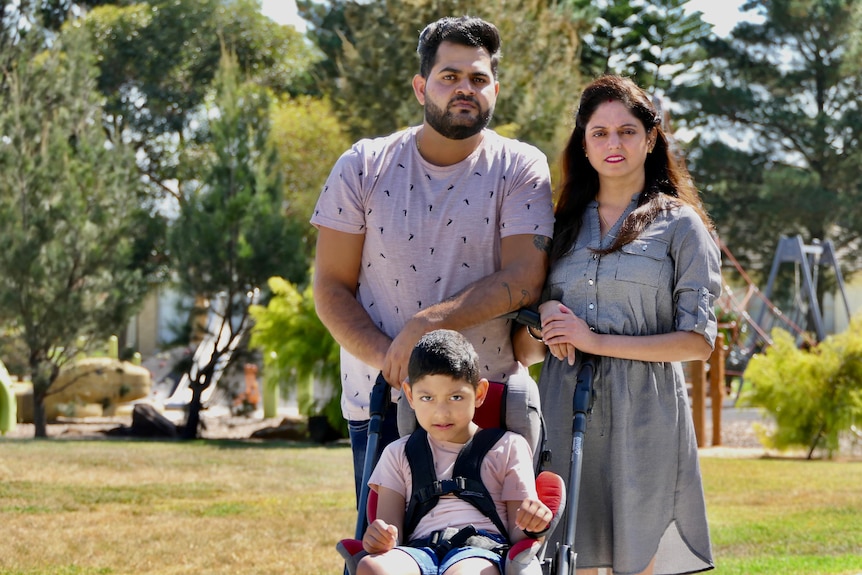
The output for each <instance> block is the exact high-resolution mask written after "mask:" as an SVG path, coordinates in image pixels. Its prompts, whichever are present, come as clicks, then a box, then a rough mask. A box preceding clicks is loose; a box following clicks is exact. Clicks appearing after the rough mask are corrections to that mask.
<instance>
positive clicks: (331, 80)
mask: <svg viewBox="0 0 862 575" xmlns="http://www.w3.org/2000/svg"><path fill="white" fill-rule="evenodd" d="M298 5H299V9H300V13H301V14H302V15H303V17H304V18H305V19H306V20H308V21H309V22H310V23H311V32H310V36H311V37H312V39H313V40H314V41H315V43H316V44H317V47H318V48H319V49H320V50H321V51H322V52H323V53H324V54H325V56H326V58H325V60H324V61H323V62H321V64H320V65H319V66H318V67H317V75H318V77H319V78H320V82H321V90H322V91H323V92H324V93H326V94H327V95H329V96H330V98H331V100H332V103H333V106H334V107H335V110H336V113H337V114H338V115H339V118H340V119H341V120H342V123H343V124H344V125H345V127H346V129H347V131H348V133H349V134H350V136H351V137H352V138H354V139H355V138H360V137H370V136H375V135H382V134H386V133H390V132H393V131H395V130H398V129H401V128H404V127H406V126H408V125H415V124H418V123H420V122H421V120H422V110H421V107H420V106H419V104H418V103H417V102H416V100H415V98H414V96H413V91H412V88H411V85H410V79H411V78H412V77H413V75H414V74H416V73H417V71H418V59H417V55H416V43H417V40H418V38H419V33H420V32H421V30H422V28H423V27H424V26H425V25H426V24H428V23H429V22H432V21H434V20H436V19H438V18H440V17H442V16H447V15H453V14H454V15H459V14H470V15H475V16H479V17H483V18H486V19H488V20H489V21H491V22H493V23H494V24H495V25H496V26H497V27H498V28H499V29H500V32H501V36H502V41H503V42H502V54H503V59H502V61H501V65H500V77H499V79H500V82H501V86H502V88H501V91H502V94H501V97H500V99H499V101H498V103H497V110H496V112H495V120H494V122H495V126H498V127H499V126H506V128H505V129H503V130H502V131H504V132H505V133H507V135H513V136H515V137H519V138H521V139H524V140H527V141H529V142H531V143H533V144H535V145H537V146H539V147H541V148H542V149H544V150H545V151H546V153H554V154H556V153H557V150H558V149H559V148H560V147H561V142H562V140H561V138H562V135H561V131H562V132H567V131H568V126H566V125H565V123H564V122H561V121H560V120H561V119H563V118H565V116H566V115H567V112H568V111H569V110H570V109H571V108H572V106H573V98H574V96H573V94H577V92H578V89H579V88H580V75H579V73H578V69H579V67H578V61H577V58H578V54H579V48H580V46H579V42H580V34H581V31H582V29H583V27H584V25H585V18H586V15H587V14H588V7H589V5H590V2H589V1H588V0H567V1H558V2H551V3H549V2H544V1H540V0H495V1H494V2H478V1H470V2H455V1H451V0H377V1H373V2H358V1H351V0H332V1H331V2H329V3H327V4H321V3H317V2H313V1H310V0H306V1H303V0H300V1H299V2H298Z"/></svg>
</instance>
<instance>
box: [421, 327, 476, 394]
mask: <svg viewBox="0 0 862 575" xmlns="http://www.w3.org/2000/svg"><path fill="white" fill-rule="evenodd" d="M407 375H408V377H409V378H410V382H411V383H416V382H417V381H419V380H420V379H422V378H423V377H425V376H427V375H448V376H449V377H451V378H452V379H458V380H464V381H466V382H467V383H469V384H470V385H472V386H473V387H474V388H475V387H476V386H477V385H479V356H478V355H476V350H475V349H473V346H472V345H471V344H470V342H469V341H467V338H465V337H464V336H463V335H461V334H460V333H458V332H457V331H452V330H450V329H438V330H435V331H432V332H430V333H427V334H425V335H424V336H422V339H420V340H419V343H417V344H416V347H414V348H413V353H411V354H410V362H409V363H408V364H407Z"/></svg>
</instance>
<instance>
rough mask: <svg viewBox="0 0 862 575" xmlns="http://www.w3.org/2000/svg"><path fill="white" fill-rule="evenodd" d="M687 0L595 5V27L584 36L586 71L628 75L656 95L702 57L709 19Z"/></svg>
mask: <svg viewBox="0 0 862 575" xmlns="http://www.w3.org/2000/svg"><path fill="white" fill-rule="evenodd" d="M687 3H688V0H653V1H651V2H643V1H638V0H609V1H606V2H603V3H602V4H600V6H599V16H598V18H597V19H596V20H595V27H594V28H593V29H592V30H591V31H590V33H589V34H587V35H586V36H585V37H584V50H583V55H582V66H583V71H584V75H586V76H588V77H594V76H598V75H600V74H608V73H613V74H623V75H626V76H630V77H631V78H632V79H633V80H634V81H635V82H637V83H638V85H639V86H641V87H642V88H644V89H645V90H647V91H649V92H655V93H657V95H662V94H664V93H666V92H667V91H668V90H669V89H670V88H671V87H672V86H673V85H674V84H676V83H678V82H680V81H684V80H683V79H682V78H681V76H682V75H684V74H685V75H690V74H691V73H692V71H693V69H694V70H695V71H696V70H697V69H698V68H699V67H700V66H699V63H700V62H701V60H702V58H703V50H702V49H701V48H700V42H701V41H702V40H704V39H705V38H707V37H708V36H709V35H710V25H709V24H707V23H706V22H704V21H703V19H702V18H701V13H700V12H692V13H688V12H687V11H686V10H685V5H686V4H687Z"/></svg>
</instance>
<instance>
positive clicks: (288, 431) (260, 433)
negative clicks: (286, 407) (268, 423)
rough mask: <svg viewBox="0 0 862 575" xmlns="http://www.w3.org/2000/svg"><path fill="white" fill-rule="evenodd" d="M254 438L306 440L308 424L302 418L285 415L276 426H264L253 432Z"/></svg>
mask: <svg viewBox="0 0 862 575" xmlns="http://www.w3.org/2000/svg"><path fill="white" fill-rule="evenodd" d="M251 437H252V439H289V440H292V441H304V440H306V439H308V426H307V425H306V423H305V422H304V421H302V420H298V419H290V418H287V417H285V418H284V419H282V420H281V423H280V424H278V425H277V426H275V427H263V428H261V429H258V430H256V431H254V432H252V434H251Z"/></svg>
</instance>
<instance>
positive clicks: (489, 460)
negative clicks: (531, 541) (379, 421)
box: [357, 330, 552, 575]
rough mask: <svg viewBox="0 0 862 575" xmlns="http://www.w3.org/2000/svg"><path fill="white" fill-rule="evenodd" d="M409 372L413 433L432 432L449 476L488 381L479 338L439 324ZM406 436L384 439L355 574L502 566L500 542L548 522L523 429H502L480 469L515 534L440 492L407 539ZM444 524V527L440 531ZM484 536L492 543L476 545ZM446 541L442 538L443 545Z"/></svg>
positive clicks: (437, 457)
mask: <svg viewBox="0 0 862 575" xmlns="http://www.w3.org/2000/svg"><path fill="white" fill-rule="evenodd" d="M408 375H409V382H407V383H405V385H404V387H403V392H404V393H405V394H406V397H407V400H408V401H409V402H410V405H411V407H413V409H414V410H415V411H416V419H417V421H418V424H419V427H420V428H421V429H419V430H417V432H416V433H420V432H422V430H424V433H427V442H428V443H429V444H430V448H431V454H432V455H433V460H434V468H435V471H436V476H437V479H438V480H444V479H451V478H452V473H453V467H454V464H455V460H456V458H457V456H458V454H459V452H460V451H461V450H462V448H464V446H465V445H466V444H467V443H468V442H469V441H470V440H471V439H472V438H473V437H474V435H475V434H476V433H477V431H479V430H478V427H477V426H476V424H475V423H473V414H474V412H475V411H476V408H477V407H478V406H480V405H482V402H483V401H484V400H485V395H486V393H487V391H488V381H487V380H486V379H479V366H478V360H477V355H476V352H475V351H474V349H473V347H472V346H471V345H470V343H469V342H468V341H467V340H466V339H465V338H464V337H463V336H462V335H461V334H459V333H458V332H455V331H451V330H437V331H433V332H431V333H429V334H427V335H425V336H424V337H422V339H421V340H419V343H418V344H417V345H416V347H415V348H414V350H413V353H412V354H411V356H410V362H409V364H408ZM409 438H410V436H407V437H402V438H401V439H399V440H397V441H395V442H394V443H392V444H390V445H388V446H387V447H386V449H385V451H384V452H383V455H382V456H381V458H380V461H379V462H378V464H377V466H376V467H375V469H374V471H373V473H372V474H371V478H370V479H369V482H368V483H369V486H370V487H371V489H373V490H374V491H376V492H377V493H378V504H377V519H376V520H375V521H373V522H372V523H371V525H369V527H368V529H367V530H366V532H365V536H364V537H363V540H362V544H363V547H364V549H365V551H367V552H368V553H369V555H368V556H366V557H364V558H362V560H361V561H360V563H359V565H358V568H357V575H377V574H383V573H385V574H387V575H438V574H439V575H443V574H445V575H458V574H471V575H475V574H477V573H478V574H482V575H499V574H500V573H501V567H500V560H501V558H500V552H501V549H497V550H496V551H495V549H494V547H500V548H502V547H501V546H503V545H505V544H507V543H509V544H512V543H515V542H516V541H518V540H520V539H523V538H524V537H526V535H525V533H524V531H530V532H540V531H542V530H543V529H545V528H546V527H547V526H548V524H549V522H550V521H551V519H552V514H551V511H550V510H549V509H548V508H547V507H546V506H545V505H544V504H543V503H542V502H541V501H539V500H538V498H537V496H536V485H535V476H534V474H533V456H532V453H531V452H530V448H529V446H528V445H527V442H526V440H525V439H524V438H523V437H522V436H520V435H518V434H516V433H511V432H505V433H504V434H503V436H502V438H501V439H499V440H498V441H497V442H496V443H495V444H494V445H493V447H492V448H491V449H490V451H488V453H487V455H485V457H484V459H483V460H482V463H481V467H480V477H481V480H482V484H483V485H484V486H485V488H486V489H487V490H488V493H489V494H490V496H491V499H492V500H493V502H494V507H495V509H496V512H497V515H498V516H499V519H500V520H501V522H502V524H503V525H505V526H507V531H508V533H509V540H508V541H507V540H506V539H505V537H504V536H503V535H502V534H501V533H500V529H499V528H498V527H497V526H495V524H494V522H493V520H492V519H491V518H489V517H487V516H486V515H484V514H483V513H482V512H481V511H479V510H478V509H477V508H476V507H475V506H473V505H472V504H470V503H468V502H466V501H464V500H462V499H460V498H458V497H456V496H455V495H452V494H449V495H444V496H442V497H440V499H439V501H438V502H437V504H436V506H435V507H433V508H432V509H431V510H430V511H429V512H428V513H427V514H426V515H425V516H424V517H422V518H421V519H420V520H419V522H418V524H417V525H416V528H415V529H414V530H413V532H412V533H410V534H407V540H406V541H405V540H404V522H405V513H406V509H407V503H408V502H409V501H410V498H411V494H412V487H413V486H412V477H411V471H410V464H409V462H408V459H407V454H406V451H405V446H406V444H407V441H408V440H409ZM417 480H421V478H417ZM470 526H473V527H474V528H475V529H476V530H477V531H476V533H477V535H478V539H471V540H469V541H466V542H465V541H463V539H464V538H461V539H458V538H457V537H452V536H451V533H452V532H454V531H458V530H462V529H464V528H467V529H470ZM451 528H455V529H451ZM467 529H464V531H467ZM443 530H447V533H446V534H445V535H443V538H442V539H441V536H440V533H442V532H443ZM470 532H471V533H472V531H470ZM446 536H449V540H447V539H446ZM480 540H481V542H482V547H488V548H482V547H476V546H474V545H473V543H477V542H478V541H480ZM456 541H457V542H456ZM487 543H490V545H489V544H487ZM441 545H445V546H446V547H443V548H442V550H441ZM449 546H451V547H452V548H451V549H449Z"/></svg>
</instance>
